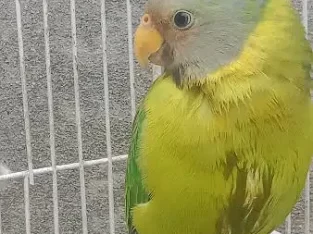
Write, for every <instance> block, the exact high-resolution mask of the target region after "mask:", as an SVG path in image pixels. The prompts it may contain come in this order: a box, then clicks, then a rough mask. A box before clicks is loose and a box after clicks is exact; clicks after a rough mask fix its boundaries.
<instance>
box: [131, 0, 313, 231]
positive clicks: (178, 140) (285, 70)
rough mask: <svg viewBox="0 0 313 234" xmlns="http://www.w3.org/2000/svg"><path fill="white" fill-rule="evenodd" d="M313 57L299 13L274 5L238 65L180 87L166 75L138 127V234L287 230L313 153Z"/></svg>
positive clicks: (134, 196) (134, 161)
mask: <svg viewBox="0 0 313 234" xmlns="http://www.w3.org/2000/svg"><path fill="white" fill-rule="evenodd" d="M278 9H279V10H278ZM208 56H209V55H208ZM311 60H312V52H311V48H310V46H309V43H308V42H307V40H306V39H305V37H304V31H303V27H302V26H301V23H300V21H299V19H298V15H296V14H295V12H294V10H293V9H292V7H291V5H290V4H289V2H287V1H285V0H270V1H269V2H268V4H267V6H266V8H265V12H264V15H263V18H262V20H261V21H260V23H259V24H258V25H257V27H256V28H255V30H254V31H253V33H252V34H251V35H250V37H249V38H248V40H247V41H246V43H245V45H244V47H243V51H242V53H241V54H240V55H239V57H238V58H237V59H235V60H234V61H233V62H232V63H231V64H229V65H227V66H224V67H222V68H220V69H219V70H217V71H216V72H215V73H213V74H208V76H207V78H205V79H199V80H189V81H185V83H183V85H182V87H177V85H176V84H175V82H174V81H173V79H172V77H171V76H170V74H168V73H165V74H164V75H162V76H161V77H159V78H158V79H157V80H156V81H155V82H154V84H153V85H152V87H151V88H150V90H149V92H148V93H147V95H146V97H145V98H144V100H143V102H142V105H141V106H140V108H139V110H138V113H137V118H136V119H135V122H134V127H133V135H132V143H131V149H130V152H129V159H128V168H127V175H126V215H127V217H128V226H129V228H130V233H132V230H133V229H136V231H137V232H138V233H139V234H250V233H255V234H268V233H270V232H271V231H272V230H273V229H274V228H276V227H277V226H278V225H280V224H281V223H282V222H283V220H284V219H285V218H286V216H287V215H288V213H289V212H290V210H291V208H292V207H293V205H294V204H295V203H296V201H297V199H298V198H299V195H300V193H301V191H302V189H303V186H304V182H305V178H306V175H307V172H308V168H309V165H310V162H311V155H312V154H313V106H312V102H311V99H310V91H309V85H310V82H311V81H310V77H309V71H310V66H311V65H310V64H311ZM149 196H150V197H149ZM132 212H133V213H132ZM133 233H136V232H133Z"/></svg>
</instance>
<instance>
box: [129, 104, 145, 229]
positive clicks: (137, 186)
mask: <svg viewBox="0 0 313 234" xmlns="http://www.w3.org/2000/svg"><path fill="white" fill-rule="evenodd" d="M144 121H145V112H144V109H143V105H141V106H140V107H139V109H138V111H137V113H136V116H135V120H134V122H133V129H132V136H131V145H130V150H129V153H128V160H127V170H126V183H125V190H126V194H125V195H126V196H125V204H126V220H127V226H128V232H129V233H130V234H133V233H136V231H135V230H134V226H133V222H132V208H133V207H134V206H136V205H137V204H139V203H145V202H147V201H148V200H149V193H148V192H147V191H146V190H145V187H144V184H143V181H142V175H141V172H140V169H139V166H138V160H139V158H140V157H141V155H140V144H141V133H142V131H143V125H144Z"/></svg>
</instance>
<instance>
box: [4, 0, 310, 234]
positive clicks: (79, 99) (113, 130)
mask: <svg viewBox="0 0 313 234" xmlns="http://www.w3.org/2000/svg"><path fill="white" fill-rule="evenodd" d="M144 2H145V1H144V0H133V1H132V2H130V0H107V1H105V0H88V1H84V0H68V1H62V0H50V1H48V0H15V2H14V1H5V0H0V17H1V18H0V51H1V55H0V77H1V80H0V88H1V93H0V100H1V105H0V106H1V107H0V111H1V113H2V114H1V117H0V120H1V121H2V122H1V124H0V125H1V129H0V132H3V134H1V136H0V141H1V142H0V145H2V146H0V152H1V154H2V157H3V158H2V161H3V162H4V163H5V164H7V165H8V166H9V167H10V169H12V171H13V172H11V173H10V174H7V175H2V176H0V181H8V188H6V189H4V190H3V191H1V206H0V215H1V216H0V234H1V233H5V234H15V233H26V234H30V233H41V234H42V233H55V234H58V233H75V234H76V233H83V234H87V233H110V234H114V233H126V229H125V225H124V213H123V205H124V204H123V196H124V194H123V182H124V171H125V159H126V158H127V155H126V154H125V153H126V152H127V151H126V150H127V145H128V139H129V134H130V125H131V121H132V118H133V117H134V115H135V111H136V101H137V100H140V97H141V96H142V95H143V94H144V92H145V90H146V89H147V87H148V86H149V84H150V83H151V81H152V80H153V79H154V78H155V77H156V76H157V75H158V74H160V72H161V70H160V68H159V67H153V68H152V70H150V71H141V70H140V69H138V67H137V65H136V63H135V62H134V57H133V47H132V46H133V41H132V37H133V27H134V26H135V25H137V23H138V16H139V12H141V11H142V6H143V5H144ZM294 3H295V7H296V8H297V9H298V10H299V11H300V14H301V15H302V18H303V24H304V27H305V29H306V32H309V33H308V36H310V30H309V27H308V26H309V25H308V22H309V21H310V19H311V18H310V17H308V16H309V14H308V12H310V9H313V5H312V6H311V4H310V2H309V3H308V1H307V0H303V2H299V1H295V2H294ZM135 77H136V79H135ZM137 80H138V81H137ZM125 132H127V133H125ZM21 168H22V170H21ZM20 170H21V171H20ZM311 181H313V179H312V175H311ZM310 194H311V197H312V192H311V193H310V176H308V180H307V183H306V188H305V190H304V193H303V196H302V198H301V200H300V201H299V202H298V204H297V206H296V207H295V209H294V211H293V212H292V214H291V215H289V216H288V218H287V220H286V223H285V224H282V226H281V227H280V228H279V230H278V231H279V232H282V233H287V234H290V233H305V234H309V233H313V224H312V223H313V219H312V215H310V214H311V213H312V199H311V200H310ZM310 205H311V206H310ZM310 224H311V225H310Z"/></svg>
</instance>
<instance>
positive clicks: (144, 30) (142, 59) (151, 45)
mask: <svg viewBox="0 0 313 234" xmlns="http://www.w3.org/2000/svg"><path fill="white" fill-rule="evenodd" d="M134 44H135V46H134V47H135V55H136V58H137V60H138V62H139V63H140V65H141V66H143V67H146V66H147V65H148V63H149V56H150V55H151V54H153V53H155V52H157V51H158V50H159V49H160V48H161V46H162V44H163V37H162V36H161V34H160V33H159V32H158V30H156V29H155V27H154V25H153V24H152V21H151V17H150V15H148V14H145V15H144V16H143V17H142V18H141V22H140V25H139V26H138V28H137V30H136V32H135V40H134Z"/></svg>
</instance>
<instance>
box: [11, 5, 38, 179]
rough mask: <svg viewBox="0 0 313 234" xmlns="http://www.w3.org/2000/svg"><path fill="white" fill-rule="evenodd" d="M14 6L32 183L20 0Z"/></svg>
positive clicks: (31, 172)
mask: <svg viewBox="0 0 313 234" xmlns="http://www.w3.org/2000/svg"><path fill="white" fill-rule="evenodd" d="M15 6H16V22H17V36H18V50H19V59H20V72H21V83H22V95H23V109H24V124H25V137H26V151H27V160H28V170H29V181H30V184H32V185H33V184H34V176H33V160H32V147H31V136H30V123H29V109H28V97H27V87H26V75H25V59H24V46H23V33H22V14H21V3H20V0H15Z"/></svg>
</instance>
